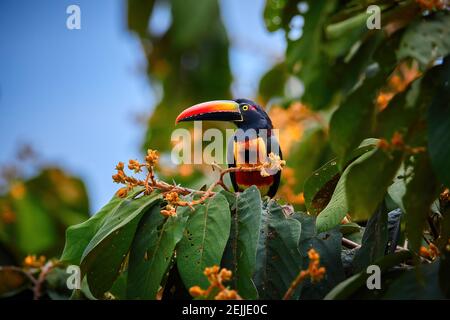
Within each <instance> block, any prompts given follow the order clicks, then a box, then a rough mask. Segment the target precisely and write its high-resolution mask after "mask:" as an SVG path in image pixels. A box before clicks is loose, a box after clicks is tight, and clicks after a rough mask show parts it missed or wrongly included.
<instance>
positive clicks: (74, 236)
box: [60, 189, 142, 265]
mask: <svg viewBox="0 0 450 320" xmlns="http://www.w3.org/2000/svg"><path fill="white" fill-rule="evenodd" d="M141 191H142V189H136V190H134V191H133V192H131V193H130V195H129V196H128V197H127V199H132V198H133V197H134V196H135V195H136V194H137V193H138V192H141ZM123 201H125V199H123V198H119V197H117V196H114V197H113V198H112V199H111V200H110V201H109V202H108V203H107V204H106V205H105V206H104V207H103V208H101V209H100V211H99V212H97V213H96V214H95V215H93V216H92V217H91V218H90V219H89V220H87V221H85V222H83V223H80V224H77V225H73V226H70V227H69V228H68V229H67V230H66V244H65V246H64V251H63V253H62V255H61V258H60V260H61V261H63V262H67V263H70V264H75V265H79V264H80V263H81V257H82V256H83V252H84V250H85V249H86V247H87V246H88V244H89V242H90V241H91V239H92V238H93V237H94V235H95V234H96V233H97V231H98V229H99V228H100V226H101V225H102V223H103V222H104V219H105V217H106V216H107V215H109V214H112V213H113V212H115V211H117V210H118V208H119V207H120V205H121V204H122V202H123Z"/></svg>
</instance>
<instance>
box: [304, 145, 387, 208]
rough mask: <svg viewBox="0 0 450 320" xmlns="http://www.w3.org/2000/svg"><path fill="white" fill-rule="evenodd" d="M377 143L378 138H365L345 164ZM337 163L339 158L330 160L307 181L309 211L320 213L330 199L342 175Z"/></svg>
mask: <svg viewBox="0 0 450 320" xmlns="http://www.w3.org/2000/svg"><path fill="white" fill-rule="evenodd" d="M377 143H378V139H366V140H364V141H363V142H362V143H361V144H360V145H359V147H358V148H357V149H355V150H353V152H351V154H350V155H349V157H348V158H347V159H346V161H345V165H348V163H349V162H351V161H353V160H355V159H357V158H358V157H359V156H361V155H362V154H364V153H366V152H368V151H370V150H372V149H373V148H374V147H375V146H376V145H377ZM337 163H338V160H337V159H336V158H335V159H332V160H330V161H328V162H327V163H326V164H324V165H323V166H322V167H320V168H319V169H317V170H316V171H314V172H313V173H312V174H311V175H310V176H309V178H308V179H307V180H306V181H305V186H304V188H303V193H304V197H305V206H306V209H307V210H308V212H310V213H313V214H318V213H319V212H320V211H322V209H323V208H325V206H326V205H327V204H328V202H329V201H330V199H331V195H332V192H333V190H334V189H335V187H336V184H337V182H338V180H339V177H340V174H339V169H338V166H337Z"/></svg>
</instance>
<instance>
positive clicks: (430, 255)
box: [419, 243, 439, 260]
mask: <svg viewBox="0 0 450 320" xmlns="http://www.w3.org/2000/svg"><path fill="white" fill-rule="evenodd" d="M419 255H420V256H422V257H424V258H427V259H431V260H434V259H436V257H438V256H439V249H438V248H437V247H436V246H435V245H434V244H433V243H430V246H429V248H427V247H424V246H422V247H420V250H419Z"/></svg>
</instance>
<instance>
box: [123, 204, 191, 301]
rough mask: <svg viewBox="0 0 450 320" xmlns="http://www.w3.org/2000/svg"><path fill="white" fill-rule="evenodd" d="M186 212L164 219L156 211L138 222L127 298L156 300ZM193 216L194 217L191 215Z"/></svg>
mask: <svg viewBox="0 0 450 320" xmlns="http://www.w3.org/2000/svg"><path fill="white" fill-rule="evenodd" d="M189 211H190V209H189V208H186V207H184V208H180V209H178V210H177V216H173V217H169V218H164V217H163V216H162V215H161V214H160V213H159V208H157V207H153V209H152V210H151V211H149V212H147V213H146V214H145V216H144V217H143V218H142V219H141V222H140V224H139V227H138V230H137V231H136V235H135V237H134V240H133V244H132V246H131V250H130V259H129V265H128V282H127V298H129V299H155V298H156V293H157V292H158V289H159V287H160V285H161V281H162V279H163V277H164V274H165V273H166V271H167V268H168V267H169V264H170V261H171V258H172V256H173V254H174V250H175V247H176V245H177V243H178V242H179V241H180V240H181V238H182V236H183V232H184V229H185V227H186V221H187V219H188V212H189ZM194 214H195V213H194Z"/></svg>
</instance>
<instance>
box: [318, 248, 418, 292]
mask: <svg viewBox="0 0 450 320" xmlns="http://www.w3.org/2000/svg"><path fill="white" fill-rule="evenodd" d="M410 257H411V253H410V252H408V251H401V252H398V253H394V254H390V255H387V256H384V257H383V258H381V260H379V261H377V262H376V263H375V264H376V265H378V266H379V267H380V269H381V271H382V272H384V271H386V270H388V269H389V268H391V267H393V266H395V265H397V264H399V263H401V262H403V261H405V260H407V259H409V258H410ZM370 275H371V274H370V273H367V272H366V271H365V270H364V271H363V272H360V273H357V274H355V275H353V276H351V277H350V278H347V279H346V280H344V281H342V282H341V283H339V284H338V285H337V286H335V287H334V288H333V290H331V291H330V292H329V293H328V294H327V295H326V297H325V300H343V299H349V298H351V297H352V296H353V295H354V294H355V292H357V291H358V290H359V289H360V288H363V287H365V288H366V282H367V278H368V277H369V276H370Z"/></svg>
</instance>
